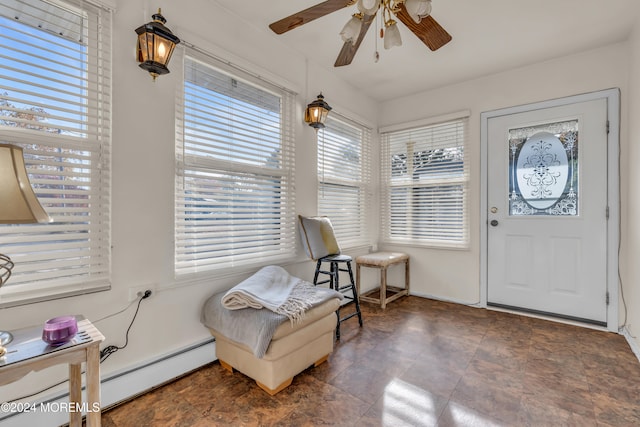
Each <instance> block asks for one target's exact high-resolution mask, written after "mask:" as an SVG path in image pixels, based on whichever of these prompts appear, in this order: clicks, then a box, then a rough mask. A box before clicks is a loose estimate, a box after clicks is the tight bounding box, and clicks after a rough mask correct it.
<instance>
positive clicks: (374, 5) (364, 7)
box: [357, 0, 380, 15]
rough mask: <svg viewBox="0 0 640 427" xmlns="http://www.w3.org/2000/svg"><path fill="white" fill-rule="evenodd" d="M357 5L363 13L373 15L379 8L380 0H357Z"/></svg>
mask: <svg viewBox="0 0 640 427" xmlns="http://www.w3.org/2000/svg"><path fill="white" fill-rule="evenodd" d="M357 6H358V10H359V11H360V12H361V13H362V14H363V15H375V14H376V12H377V11H378V9H379V8H380V0H358V4H357Z"/></svg>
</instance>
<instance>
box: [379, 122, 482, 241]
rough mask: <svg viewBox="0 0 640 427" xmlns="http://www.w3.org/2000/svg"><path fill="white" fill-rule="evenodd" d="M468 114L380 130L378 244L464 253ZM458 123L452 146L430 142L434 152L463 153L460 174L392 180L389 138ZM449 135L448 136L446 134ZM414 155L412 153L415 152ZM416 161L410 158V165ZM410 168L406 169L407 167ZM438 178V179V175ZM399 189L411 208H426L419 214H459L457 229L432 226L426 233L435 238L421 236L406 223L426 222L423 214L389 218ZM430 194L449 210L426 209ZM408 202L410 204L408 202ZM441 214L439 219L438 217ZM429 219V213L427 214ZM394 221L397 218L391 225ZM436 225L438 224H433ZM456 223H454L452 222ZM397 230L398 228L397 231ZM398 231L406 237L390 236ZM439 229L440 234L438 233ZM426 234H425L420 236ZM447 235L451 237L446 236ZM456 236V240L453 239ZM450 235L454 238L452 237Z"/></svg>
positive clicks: (441, 171)
mask: <svg viewBox="0 0 640 427" xmlns="http://www.w3.org/2000/svg"><path fill="white" fill-rule="evenodd" d="M469 116H470V112H469V111H466V110H465V111H460V112H456V113H451V114H447V115H443V116H438V117H432V118H427V119H424V120H419V121H415V122H409V123H403V124H399V125H392V126H387V127H384V128H381V129H380V140H381V157H380V164H381V183H380V184H381V241H382V242H383V243H386V244H400V245H407V246H416V247H427V248H438V249H463V250H466V249H468V248H469V247H470V232H469V228H470V225H469V214H468V211H469V209H468V204H469V200H468V199H469V154H468V135H469V130H468V122H469ZM456 123H458V124H459V126H460V127H459V130H460V132H461V134H462V135H461V137H460V138H459V139H457V140H456V141H457V142H455V143H453V144H452V145H450V146H449V145H447V144H444V145H442V143H433V144H435V145H433V147H434V151H435V149H436V148H438V149H439V148H446V147H450V148H452V149H455V148H457V149H461V151H462V156H463V160H462V165H461V169H460V171H459V173H457V174H455V173H452V171H451V170H447V169H446V168H445V169H438V168H437V167H436V168H434V173H433V174H432V175H431V176H429V174H424V176H422V177H421V178H423V180H420V181H421V182H419V181H416V180H411V181H408V180H407V179H405V180H404V181H402V180H395V182H394V180H393V179H392V174H393V172H392V168H393V166H392V160H391V159H392V148H391V145H393V142H392V141H391V139H392V138H393V137H394V136H396V137H398V138H401V137H406V135H410V134H412V133H413V132H415V133H417V134H421V132H425V131H427V130H429V129H436V128H438V127H439V126H442V127H447V126H452V125H454V124H456ZM449 136H450V135H449ZM409 152H410V149H409V147H407V149H406V151H405V155H409ZM414 153H415V152H414ZM413 159H415V157H414V156H412V162H413ZM407 167H409V166H407ZM407 173H408V172H407ZM438 175H439V176H438ZM447 187H450V188H451V189H452V190H451V192H450V193H447V190H446V188H447ZM455 187H458V189H457V190H454V188H455ZM401 188H406V189H407V190H408V191H409V192H410V193H411V194H410V195H409V199H408V200H410V204H411V205H412V206H413V205H414V204H415V203H416V202H417V203H419V204H420V206H425V209H423V210H422V212H435V215H436V217H437V218H442V217H447V212H449V213H455V212H459V219H458V220H457V222H458V223H459V224H458V226H457V227H454V228H452V227H450V226H447V227H432V228H428V230H429V232H431V230H435V231H433V236H437V235H438V234H441V235H440V236H439V237H421V236H420V235H419V233H418V232H417V229H412V227H411V226H408V225H406V223H408V222H416V223H419V221H425V219H424V216H425V215H424V214H423V215H422V216H420V214H416V215H413V214H407V215H408V216H406V217H404V219H402V218H401V219H398V218H397V217H395V216H393V215H392V209H393V205H394V202H393V201H392V197H393V192H394V190H398V189H401ZM431 190H432V191H433V193H434V194H436V195H437V196H440V197H441V198H440V199H439V202H440V203H441V204H443V205H445V204H447V205H448V206H452V207H449V208H447V209H443V210H432V211H429V208H428V207H426V206H427V205H426V203H427V202H426V200H427V196H426V194H427V193H429V191H431ZM456 191H457V192H458V193H460V194H459V196H458V198H455V197H453V198H452V197H449V200H448V201H447V202H444V199H445V198H446V197H447V196H445V195H446V194H454V193H455V192H456ZM407 203H409V202H407ZM438 215H440V216H438ZM427 216H428V214H427ZM394 218H395V219H396V221H395V223H394ZM403 222H404V223H405V224H404V225H405V228H404V229H403V228H402V225H403V224H402V223H403ZM434 222H438V221H434ZM454 222H455V220H454ZM396 227H397V228H396ZM394 228H395V229H396V230H400V232H399V234H405V236H402V237H400V236H397V237H394V236H393V235H392V229H394ZM439 229H441V230H442V231H441V232H438V230H439ZM422 234H427V233H422ZM447 234H449V235H450V236H449V237H447ZM456 235H457V237H455V236H456ZM452 236H453V237H452Z"/></svg>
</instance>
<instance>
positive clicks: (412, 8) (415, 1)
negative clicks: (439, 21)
mask: <svg viewBox="0 0 640 427" xmlns="http://www.w3.org/2000/svg"><path fill="white" fill-rule="evenodd" d="M404 7H405V9H407V13H408V14H409V16H411V19H413V20H414V21H415V22H416V23H417V24H419V23H420V21H422V18H425V17H427V16H429V15H430V14H431V0H406V1H405V2H404Z"/></svg>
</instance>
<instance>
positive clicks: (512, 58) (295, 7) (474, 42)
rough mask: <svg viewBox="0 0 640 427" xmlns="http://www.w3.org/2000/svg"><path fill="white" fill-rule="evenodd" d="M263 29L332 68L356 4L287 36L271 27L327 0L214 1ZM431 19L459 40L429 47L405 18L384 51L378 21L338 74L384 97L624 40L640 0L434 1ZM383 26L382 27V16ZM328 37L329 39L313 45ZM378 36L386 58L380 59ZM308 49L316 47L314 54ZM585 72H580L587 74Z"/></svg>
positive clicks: (363, 89) (454, 38)
mask: <svg viewBox="0 0 640 427" xmlns="http://www.w3.org/2000/svg"><path fill="white" fill-rule="evenodd" d="M212 1H213V2H214V3H217V4H218V5H219V6H222V7H224V8H225V9H227V10H229V11H231V12H232V13H234V14H236V15H237V16H240V17H243V19H245V20H246V22H247V24H248V25H251V26H252V27H256V28H264V29H265V30H266V31H265V36H270V37H275V38H278V39H279V40H280V41H281V42H282V43H284V45H286V46H288V47H289V48H290V49H293V50H295V51H298V52H302V53H305V52H307V53H305V54H306V55H307V56H309V60H310V61H312V62H313V63H315V64H317V65H318V66H323V67H326V68H327V69H330V68H333V63H334V62H335V59H336V57H337V55H338V52H339V51H340V49H341V48H342V44H343V42H342V40H341V39H340V36H339V33H340V31H341V30H342V27H343V26H344V24H345V23H346V22H347V20H348V19H349V18H350V16H351V14H353V13H354V12H356V8H355V6H350V7H347V8H344V9H342V10H339V11H337V12H334V13H332V14H330V15H327V16H324V17H322V18H319V19H317V20H315V21H313V22H310V23H308V24H305V25H303V26H301V27H298V28H296V29H294V30H291V31H289V32H287V33H285V34H283V35H276V34H275V33H273V32H271V30H269V28H268V25H269V24H270V23H272V22H274V21H277V20H279V19H281V18H284V17H286V16H289V15H291V14H293V13H296V12H299V11H301V10H303V9H306V8H308V7H310V6H313V5H315V4H317V3H320V2H321V1H322V0H296V1H291V0H268V1H266V2H265V1H264V0H212ZM432 3H433V10H432V13H431V15H432V17H433V18H434V19H435V20H436V21H437V22H438V23H439V24H440V25H441V26H442V27H444V28H445V30H447V31H448V32H449V34H451V35H452V36H453V40H452V41H451V42H449V43H448V44H447V45H445V46H444V47H442V48H441V49H439V50H437V51H436V52H432V51H430V50H429V49H428V48H427V47H426V46H425V45H424V44H423V43H422V42H421V41H420V40H418V39H417V37H415V35H414V34H413V33H411V31H409V29H408V28H407V27H405V26H404V25H403V24H402V23H400V22H399V23H398V26H399V28H400V33H401V36H402V42H403V44H402V46H400V47H395V48H393V49H391V50H385V49H384V48H383V43H382V40H381V39H380V38H379V37H375V36H376V24H375V23H374V24H372V25H371V27H370V28H369V32H368V33H367V35H366V37H365V39H364V41H363V42H362V45H361V46H360V49H359V50H358V52H357V54H356V56H355V58H354V60H353V62H352V63H351V65H348V66H345V67H339V68H333V70H334V71H335V73H336V74H337V75H338V76H339V77H341V78H342V79H343V80H345V81H347V82H349V83H350V84H351V85H353V86H354V87H357V88H359V89H360V90H362V91H363V92H364V93H366V94H367V95H369V96H370V97H371V98H373V99H375V100H378V101H384V100H388V99H393V98H397V97H400V96H405V95H408V94H411V93H415V92H420V91H424V90H428V89H433V88H436V87H441V86H445V85H449V84H452V83H456V82H461V81H465V80H469V79H473V78H477V77H480V76H483V75H487V74H492V73H496V72H499V71H502V70H506V69H511V68H517V67H521V66H524V65H528V64H532V63H536V62H541V61H545V60H549V59H552V58H557V57H561V56H563V55H568V54H571V53H575V52H580V51H584V50H588V49H592V48H597V47H600V46H605V45H608V44H611V43H615V42H619V41H623V40H625V39H626V38H627V37H628V35H629V32H630V31H631V29H632V27H633V24H634V23H635V21H636V17H637V16H638V12H639V11H640V1H638V0H607V1H603V0H433V2H432ZM377 21H378V27H379V25H380V24H379V19H378V20H377ZM314 40H323V42H322V43H312V42H313V41H314ZM376 41H377V45H378V51H379V52H380V60H379V61H378V62H377V63H375V62H374V52H375V50H376V48H375V44H376ZM308 46H314V49H313V53H308ZM580 71H581V70H576V72H580Z"/></svg>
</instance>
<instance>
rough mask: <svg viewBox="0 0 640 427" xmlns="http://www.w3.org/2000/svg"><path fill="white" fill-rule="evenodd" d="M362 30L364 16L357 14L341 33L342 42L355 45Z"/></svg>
mask: <svg viewBox="0 0 640 427" xmlns="http://www.w3.org/2000/svg"><path fill="white" fill-rule="evenodd" d="M361 28H362V14H359V13H356V14H354V15H353V16H352V17H351V19H349V22H347V24H346V25H345V26H344V28H343V29H342V31H340V36H341V37H342V41H343V42H345V43H346V42H351V44H355V42H356V40H357V39H358V36H359V35H360V29H361Z"/></svg>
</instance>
